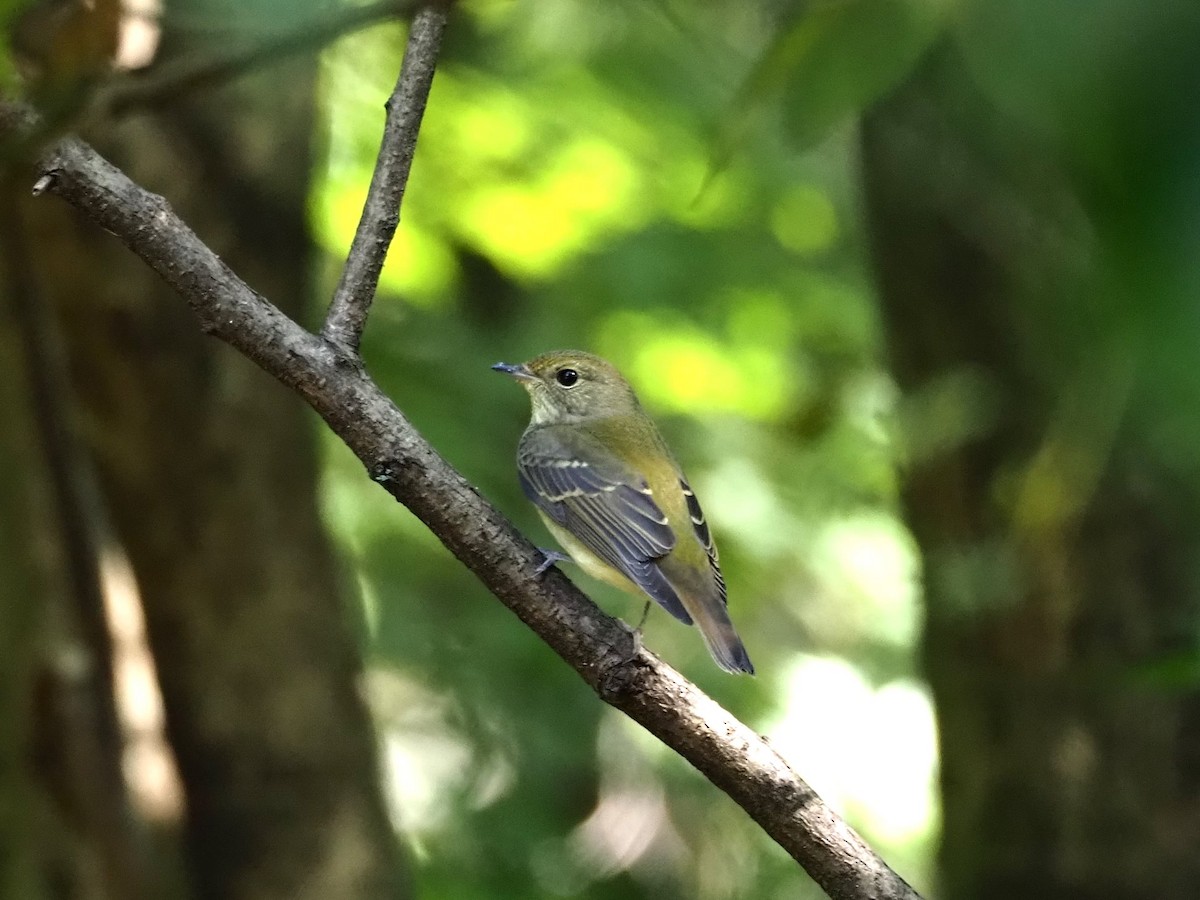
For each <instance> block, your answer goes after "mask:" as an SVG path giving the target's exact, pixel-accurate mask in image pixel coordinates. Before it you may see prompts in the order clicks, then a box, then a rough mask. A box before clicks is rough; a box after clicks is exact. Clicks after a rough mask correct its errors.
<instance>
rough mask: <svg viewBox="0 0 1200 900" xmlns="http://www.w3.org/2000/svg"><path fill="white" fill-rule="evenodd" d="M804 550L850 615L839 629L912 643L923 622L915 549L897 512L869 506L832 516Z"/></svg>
mask: <svg viewBox="0 0 1200 900" xmlns="http://www.w3.org/2000/svg"><path fill="white" fill-rule="evenodd" d="M805 553H806V555H807V556H808V558H809V560H810V562H811V565H812V568H813V570H814V571H815V572H816V574H817V576H818V577H819V578H820V580H821V582H822V584H823V589H824V591H825V592H826V593H828V594H830V595H832V596H833V597H834V598H836V602H835V603H834V604H833V605H835V606H836V608H837V610H838V611H839V614H840V615H842V616H843V617H844V618H845V619H847V620H849V621H846V622H843V623H842V624H841V626H840V628H839V630H846V631H848V632H852V633H854V634H858V635H869V636H871V637H873V638H874V639H876V640H882V641H886V642H888V643H893V644H896V645H898V646H902V647H907V646H911V644H912V642H913V641H914V640H915V639H916V637H917V633H918V630H919V625H920V622H919V617H918V609H917V566H918V562H917V551H916V548H915V547H914V546H913V544H912V539H911V537H910V536H909V535H908V533H907V532H906V531H905V530H904V528H903V527H902V526H901V525H900V523H899V522H897V521H896V519H895V518H893V517H892V516H889V515H887V514H885V513H883V512H880V511H875V510H871V511H864V512H862V513H860V514H858V515H855V516H852V517H847V518H842V519H836V520H833V521H831V522H830V523H829V524H828V525H826V526H825V527H824V528H823V529H821V532H820V534H819V536H818V538H817V540H816V541H815V542H814V543H813V545H812V546H810V547H806V548H805Z"/></svg>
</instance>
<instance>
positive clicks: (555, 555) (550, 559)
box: [533, 547, 571, 577]
mask: <svg viewBox="0 0 1200 900" xmlns="http://www.w3.org/2000/svg"><path fill="white" fill-rule="evenodd" d="M538 553H540V554H542V561H541V564H540V565H538V567H537V568H536V569H534V570H533V574H534V577H538V576H540V575H542V574H544V573H545V571H546V570H547V569H549V568H550V567H551V566H552V565H554V564H555V563H560V562H570V561H571V557H569V556H568V555H567V554H565V553H559V552H558V551H557V550H547V549H545V548H544V547H538Z"/></svg>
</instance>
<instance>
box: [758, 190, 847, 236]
mask: <svg viewBox="0 0 1200 900" xmlns="http://www.w3.org/2000/svg"><path fill="white" fill-rule="evenodd" d="M771 231H772V232H773V233H774V235H775V237H776V239H777V240H778V241H779V243H781V244H782V245H783V246H785V247H787V248H788V249H789V250H792V251H794V252H796V253H816V252H819V251H822V250H828V249H830V248H831V247H832V246H833V245H834V244H835V243H836V242H837V239H838V222H837V212H836V211H835V210H834V208H833V203H832V201H830V199H829V195H828V194H826V193H825V192H824V191H822V190H821V189H820V188H818V187H817V186H816V185H812V184H798V185H793V186H792V187H791V188H789V189H788V190H787V191H786V192H785V193H784V195H783V196H782V197H780V198H779V200H778V202H776V204H775V205H774V207H772V209H771Z"/></svg>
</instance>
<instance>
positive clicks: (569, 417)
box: [492, 350, 754, 675]
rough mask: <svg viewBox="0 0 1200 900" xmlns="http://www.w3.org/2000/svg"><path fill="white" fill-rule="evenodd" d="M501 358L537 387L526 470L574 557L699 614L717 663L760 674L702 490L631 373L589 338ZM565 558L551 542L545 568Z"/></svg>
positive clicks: (526, 484) (596, 573)
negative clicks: (578, 345)
mask: <svg viewBox="0 0 1200 900" xmlns="http://www.w3.org/2000/svg"><path fill="white" fill-rule="evenodd" d="M492 368H493V369H495V370H496V371H498V372H503V373H505V374H507V375H509V376H511V377H512V378H514V379H515V380H516V381H517V382H519V383H520V384H521V386H522V387H524V388H525V390H526V391H527V392H528V394H529V397H530V400H531V405H532V414H531V417H530V421H529V426H528V427H527V428H526V429H525V433H524V434H523V435H522V436H521V440H520V443H519V444H518V446H517V474H518V478H519V480H520V483H521V489H522V490H523V491H524V493H525V496H526V497H528V498H529V499H530V500H531V501H532V502H533V504H534V505H535V506H536V508H537V511H538V513H539V514H540V516H541V518H542V521H543V522H545V524H546V528H547V529H548V530H549V531H550V533H551V534H552V535H553V536H554V538H555V539H556V540H557V541H558V543H559V544H560V545H561V546H562V547H563V549H564V550H566V551H567V554H568V555H569V558H570V559H572V560H574V561H575V562H577V563H578V564H579V565H580V566H581V567H582V568H583V570H584V571H585V572H587V573H588V574H589V575H591V576H593V577H594V578H597V579H598V580H600V581H603V582H606V583H608V584H611V585H613V586H615V587H618V588H621V589H622V590H625V591H627V592H630V593H633V594H644V595H648V596H649V597H650V599H651V600H653V601H655V602H656V603H658V605H659V606H661V607H662V608H663V609H665V610H666V611H667V612H669V613H670V614H671V615H672V616H674V617H675V618H676V619H678V620H679V621H680V622H683V623H684V624H685V625H691V624H695V625H696V626H697V627H698V629H699V631H700V634H701V636H702V637H703V639H704V643H705V645H706V646H707V647H708V651H709V653H710V654H711V655H712V658H713V660H714V661H715V662H716V663H717V665H718V666H720V667H721V668H722V669H724V670H725V671H727V672H731V673H746V674H749V675H753V674H754V666H753V664H752V663H751V662H750V657H749V655H748V654H747V652H746V648H745V645H744V644H743V643H742V640H741V638H740V637H738V634H737V631H736V630H735V629H734V626H733V623H732V621H731V620H730V618H729V612H728V609H727V605H728V602H727V596H726V587H725V579H724V577H723V576H722V574H721V566H720V564H719V562H718V556H717V547H716V544H715V543H714V542H713V538H712V533H711V531H710V530H709V527H708V523H707V521H706V520H705V518H704V512H703V510H702V509H701V507H700V501H699V500H697V499H696V494H695V492H694V491H693V490H692V488H691V485H690V484H689V483H688V480H687V478H686V477H685V476H684V474H683V470H682V469H681V468H680V466H679V464H678V463H677V462H676V461H675V457H674V456H673V455H672V454H671V451H670V449H669V448H668V447H667V444H666V442H665V441H664V440H663V438H662V435H661V434H660V433H659V430H658V428H657V427H656V426H655V424H654V421H653V420H652V419H651V418H650V416H649V415H647V414H646V412H645V410H644V409H643V408H642V405H641V403H640V402H639V401H638V398H637V396H636V394H635V393H634V391H633V388H632V387H630V385H629V382H627V381H626V380H625V378H623V377H622V376H621V373H620V372H618V371H617V369H616V368H615V367H614V366H613V365H612V364H611V363H608V362H606V361H605V360H603V359H601V358H600V357H599V356H596V355H594V354H591V353H587V352H584V351H582V350H555V351H552V352H550V353H544V354H542V355H541V356H538V357H536V358H534V359H531V360H529V361H528V362H525V363H515V364H514V363H496V364H495V365H494V366H492ZM565 558H567V557H564V556H563V555H562V554H550V555H548V556H547V560H546V564H544V565H543V567H542V569H544V568H546V567H547V566H548V565H550V564H553V562H555V561H557V560H559V559H565ZM539 571H541V570H539ZM646 609H647V611H648V610H649V603H647V605H646ZM644 620H645V615H644V614H643V621H644Z"/></svg>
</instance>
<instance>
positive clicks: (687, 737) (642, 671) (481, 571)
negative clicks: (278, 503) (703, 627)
mask: <svg viewBox="0 0 1200 900" xmlns="http://www.w3.org/2000/svg"><path fill="white" fill-rule="evenodd" d="M9 112H10V115H8V116H6V115H5V110H4V108H3V107H2V106H0V131H2V130H3V129H4V127H5V121H6V119H7V120H8V122H9V124H10V126H11V124H12V123H13V122H17V123H19V122H20V121H21V120H22V117H21V115H12V114H11V112H12V111H11V109H10V110H9ZM39 174H41V175H49V176H50V181H49V182H48V183H45V184H43V187H44V189H45V191H46V192H47V193H54V194H57V195H58V196H60V197H62V198H63V199H64V200H66V201H67V202H68V203H70V204H71V205H73V206H75V207H76V208H78V209H79V210H80V211H82V212H83V213H84V214H85V215H86V216H88V217H89V218H90V219H92V221H93V222H95V223H96V224H97V225H99V226H100V227H102V228H105V229H106V230H108V231H110V232H112V233H113V234H115V235H116V236H117V237H118V238H119V239H120V240H121V241H123V242H124V243H125V244H126V246H128V247H129V248H130V249H131V250H132V251H133V252H134V253H136V254H137V255H138V256H139V257H141V258H142V260H144V261H145V262H146V263H147V264H148V265H149V266H150V267H151V268H152V269H154V270H155V271H156V272H158V274H159V275H160V276H162V278H163V279H164V280H165V281H166V282H167V283H168V284H169V285H170V286H171V287H173V288H174V289H175V290H176V291H177V292H178V293H179V294H180V295H181V296H182V297H183V298H184V300H185V301H186V302H187V303H188V304H189V305H190V306H191V308H192V310H193V311H194V312H195V314H196V315H197V317H198V318H199V320H200V323H201V327H202V328H203V329H204V330H205V331H207V332H208V333H210V334H213V335H216V336H217V337H219V338H220V339H221V340H224V341H226V342H227V343H229V344H230V345H232V346H233V347H235V348H236V349H238V350H239V351H241V352H242V353H243V354H245V355H246V356H247V357H249V358H250V359H252V360H254V362H256V363H257V364H258V365H259V366H261V367H262V368H263V369H264V370H265V371H267V372H268V373H270V374H271V375H272V376H274V377H275V378H277V379H279V380H280V381H281V382H282V383H284V384H285V385H287V386H289V387H291V388H292V389H294V390H295V391H296V392H297V393H299V394H300V395H301V396H302V397H304V399H305V400H306V401H307V402H308V403H309V404H310V405H311V406H312V407H313V409H314V410H316V412H317V413H318V414H319V415H320V416H321V417H322V418H323V419H324V420H325V422H326V423H327V424H328V425H329V427H330V428H331V429H332V430H333V431H334V432H335V433H336V434H337V435H338V436H339V437H340V438H341V439H342V440H343V441H345V443H346V444H347V446H349V447H350V449H351V450H352V451H353V452H354V453H355V454H356V455H357V456H358V458H359V459H360V460H361V461H362V463H363V465H364V466H366V468H367V471H368V472H369V474H370V475H371V477H372V478H373V479H374V480H375V481H377V482H379V483H380V484H381V485H382V486H383V487H384V488H386V489H387V491H388V492H389V493H391V494H392V496H394V497H395V498H396V499H398V500H399V501H400V502H401V503H403V504H404V505H405V506H407V507H408V508H409V509H410V510H412V512H413V513H414V514H416V515H417V516H418V517H419V518H420V519H421V520H422V521H423V522H424V523H425V524H426V525H427V526H428V527H429V528H430V530H431V531H433V533H434V534H435V535H437V537H438V538H439V539H440V540H441V541H442V543H443V544H444V545H445V546H446V547H447V548H448V549H449V550H450V551H451V552H452V553H453V554H454V555H455V556H456V557H458V559H460V560H461V561H462V562H463V563H464V564H465V565H467V566H468V567H469V568H470V569H471V571H472V572H474V573H475V574H476V576H478V578H479V579H480V580H481V581H482V582H483V583H484V584H485V585H486V586H487V587H488V589H489V590H490V591H491V592H492V593H493V594H495V595H496V597H498V598H499V599H500V600H501V601H502V602H503V603H504V604H505V605H506V606H508V608H509V609H511V610H512V611H513V612H514V613H515V614H516V615H517V616H519V617H520V618H521V620H522V621H524V622H525V623H526V624H527V625H528V626H529V627H530V628H531V629H532V630H533V631H534V632H536V633H537V634H538V635H539V636H540V637H541V638H542V639H543V640H544V641H546V643H547V644H549V645H550V646H551V647H552V648H553V649H554V650H555V652H557V653H558V654H559V656H561V657H562V658H563V659H564V660H565V661H566V662H567V663H568V664H569V665H570V666H571V667H572V668H574V669H575V671H576V672H578V673H579V675H580V676H581V677H582V678H583V679H584V681H586V682H587V683H588V684H589V685H590V686H591V687H592V688H593V689H594V690H595V691H596V692H597V693H598V694H599V695H600V697H601V698H602V699H603V700H604V701H605V702H607V703H609V704H611V705H612V706H614V707H616V708H617V709H620V710H622V711H623V712H625V713H626V714H627V715H628V716H629V717H630V718H632V719H634V720H635V721H637V722H638V723H640V724H641V725H642V726H643V727H645V728H646V729H647V730H648V731H649V732H650V733H652V734H654V735H655V736H656V737H658V738H659V739H660V740H661V741H662V742H663V743H664V744H666V745H667V746H669V747H671V748H673V749H674V750H675V751H676V752H678V753H679V754H680V755H681V756H683V757H684V758H685V759H687V760H688V761H689V762H691V763H692V764H693V765H694V766H695V767H696V768H697V769H699V770H700V771H701V772H703V773H704V775H705V776H707V777H708V778H709V779H710V780H711V781H712V782H713V784H715V785H716V786H717V787H719V788H720V789H721V790H723V791H724V792H725V793H727V794H728V795H729V796H730V797H731V798H732V799H733V800H734V801H735V802H736V803H738V805H740V806H741V807H742V808H743V809H744V810H745V811H746V812H747V813H748V814H749V815H750V816H751V817H753V818H754V820H755V821H756V822H758V823H759V825H761V826H762V828H763V829H764V830H765V831H766V832H767V833H768V834H769V835H770V836H771V837H772V838H773V839H774V840H775V841H777V842H778V843H779V844H780V846H782V847H783V848H784V849H785V850H786V851H787V852H788V853H790V854H791V855H792V857H793V858H795V859H796V861H797V862H799V863H800V865H801V866H803V867H804V869H805V870H806V871H807V872H808V873H809V875H811V876H812V878H813V880H814V881H816V882H817V883H818V884H819V885H821V887H822V888H824V889H825V891H826V892H827V893H828V894H829V896H830V897H832V898H834V900H868V898H870V900H919V895H918V894H917V893H916V891H914V890H913V889H912V888H911V887H910V886H909V885H908V884H906V883H905V881H904V880H903V879H902V878H900V876H898V875H897V874H896V873H895V872H893V871H892V870H891V869H890V868H889V867H888V866H887V864H886V863H885V862H884V861H883V860H882V859H881V858H880V857H879V856H878V855H877V854H876V853H875V852H874V851H873V850H872V849H871V848H870V847H869V846H868V845H867V844H866V842H865V841H863V839H862V838H861V837H860V836H859V835H858V834H857V833H856V832H855V831H854V830H853V829H852V828H850V826H849V825H847V824H846V822H845V821H844V820H843V819H841V818H840V817H839V816H838V815H837V814H836V813H835V812H834V811H833V810H831V809H830V808H829V807H828V806H826V805H825V803H824V802H823V801H822V800H821V798H820V797H818V796H817V794H816V793H815V792H814V791H813V790H812V788H810V787H809V786H808V785H807V784H806V783H805V782H804V781H803V780H802V779H801V778H800V777H798V776H797V775H796V774H795V773H794V772H793V771H792V770H791V769H790V768H789V767H788V765H787V763H786V762H785V761H784V760H783V759H782V757H780V756H779V755H778V754H777V753H776V752H775V750H774V749H772V748H771V746H770V745H769V744H767V743H766V742H765V741H764V740H763V739H762V738H760V737H759V736H758V735H757V734H755V733H754V732H753V731H752V730H751V729H750V728H748V727H746V726H745V725H743V724H742V723H741V722H739V721H738V720H737V719H735V718H734V717H733V716H731V715H730V714H729V713H728V712H726V711H725V710H724V709H722V708H721V707H720V706H718V705H717V704H716V703H715V702H714V701H713V700H711V699H710V698H708V697H707V696H705V695H704V694H703V693H701V692H700V690H699V689H697V688H696V687H695V686H694V685H692V684H691V683H690V682H688V681H687V680H686V679H684V678H683V677H682V676H681V675H680V674H679V673H678V672H676V671H675V670H674V669H672V668H671V667H670V666H668V665H666V664H665V663H663V662H661V661H660V660H659V659H658V658H657V657H655V656H654V655H653V654H651V653H649V652H647V651H646V650H644V649H642V650H639V651H638V652H637V653H636V654H632V653H631V649H632V648H631V639H630V636H629V634H628V632H627V631H625V629H623V628H622V627H621V626H620V625H619V624H618V623H617V622H616V621H615V620H614V619H612V618H610V617H609V616H607V615H605V614H604V613H603V612H601V611H600V610H599V609H598V608H597V607H596V606H595V605H594V604H593V603H592V602H591V601H590V600H589V599H588V598H587V597H586V596H584V595H583V594H582V593H581V592H580V591H579V590H578V589H577V588H575V587H574V585H572V584H571V582H570V581H568V580H567V579H566V577H565V576H564V575H562V574H561V573H560V572H558V571H557V570H551V571H550V572H548V573H547V574H546V575H545V576H543V577H540V578H539V577H535V576H534V575H533V572H534V570H535V569H536V567H537V565H538V562H539V560H540V554H539V552H538V550H537V549H536V548H535V547H534V545H533V544H531V543H530V542H529V541H527V540H526V539H525V538H524V537H522V536H521V535H520V534H519V533H518V532H517V531H516V530H515V529H514V528H513V526H512V524H511V523H509V521H508V520H507V519H506V518H505V517H504V516H503V515H502V514H501V513H499V512H498V511H497V510H496V509H495V508H494V507H493V506H491V505H490V504H489V503H488V502H487V501H486V500H484V499H483V498H482V497H481V496H480V495H479V493H478V492H477V491H476V490H475V489H474V488H473V487H472V486H471V485H470V484H468V483H467V482H466V481H465V480H464V479H463V478H462V476H461V475H459V474H458V472H456V471H455V470H454V469H453V468H452V467H451V466H450V465H449V464H448V463H447V462H446V461H445V460H443V459H442V458H441V457H440V456H439V455H438V454H437V452H436V451H435V450H434V449H433V448H432V447H431V446H430V445H429V444H428V443H427V442H426V441H425V440H424V438H422V437H421V435H420V434H419V433H418V432H417V431H416V429H414V428H413V426H412V425H411V424H410V423H409V422H408V420H407V419H406V418H405V417H404V415H403V413H401V412H400V410H399V409H398V408H397V407H396V405H395V404H394V403H392V401H391V400H390V399H388V397H386V396H385V395H384V394H383V392H382V391H380V389H379V387H378V386H377V385H376V384H375V383H374V382H373V381H372V380H371V379H370V377H369V376H368V375H367V374H366V373H365V372H364V371H363V370H362V368H361V367H359V366H356V365H347V358H346V355H345V351H344V349H343V348H342V347H340V346H335V345H334V344H332V343H331V342H329V341H327V340H323V339H321V338H318V337H316V336H314V335H312V334H310V333H309V332H307V331H305V330H304V329H303V328H301V327H300V326H299V325H297V324H296V323H295V322H293V321H292V320H291V319H289V318H288V317H287V316H285V315H284V314H283V313H282V312H280V311H279V310H278V309H277V308H276V307H275V306H273V305H271V304H270V303H268V302H267V301H266V300H265V299H264V298H263V297H261V296H259V295H258V294H256V293H255V292H254V291H253V290H251V289H250V288H249V287H248V286H247V285H246V284H245V283H244V282H243V281H241V280H240V279H239V278H238V277H237V276H236V275H235V274H234V273H233V272H232V271H231V270H230V269H229V268H228V266H226V265H225V264H224V263H223V262H222V261H221V260H220V259H219V258H218V257H217V256H216V254H214V253H213V252H212V251H211V250H210V249H209V248H208V247H207V246H205V244H204V243H203V242H202V241H201V240H200V239H199V238H198V237H197V236H196V235H195V233H194V232H193V231H191V229H189V228H188V227H187V226H186V225H185V224H184V223H183V222H182V221H181V220H180V219H179V218H178V217H177V216H176V215H175V214H174V213H173V212H172V211H171V209H170V207H169V206H168V205H167V203H166V201H164V200H163V199H162V198H161V197H158V196H155V195H154V194H151V193H149V192H148V191H146V190H144V189H143V188H141V187H139V186H138V185H136V184H134V183H133V182H132V181H130V180H129V179H128V178H127V177H126V176H125V175H124V174H123V173H121V172H120V171H119V170H118V169H116V168H115V167H114V166H112V165H111V164H110V163H108V162H107V161H106V160H104V159H103V158H101V157H100V156H99V155H98V154H97V153H96V152H95V151H94V150H92V149H91V148H90V147H88V146H87V145H86V144H83V143H82V142H80V141H78V140H76V139H67V140H64V141H61V142H60V143H59V144H58V145H56V146H55V147H54V148H52V149H51V150H50V151H49V152H48V153H47V154H46V155H45V156H44V157H43V158H42V160H41V162H40V165H39ZM360 310H361V311H362V312H364V313H365V309H361V308H360Z"/></svg>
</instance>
